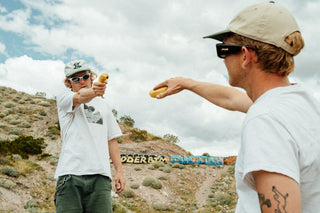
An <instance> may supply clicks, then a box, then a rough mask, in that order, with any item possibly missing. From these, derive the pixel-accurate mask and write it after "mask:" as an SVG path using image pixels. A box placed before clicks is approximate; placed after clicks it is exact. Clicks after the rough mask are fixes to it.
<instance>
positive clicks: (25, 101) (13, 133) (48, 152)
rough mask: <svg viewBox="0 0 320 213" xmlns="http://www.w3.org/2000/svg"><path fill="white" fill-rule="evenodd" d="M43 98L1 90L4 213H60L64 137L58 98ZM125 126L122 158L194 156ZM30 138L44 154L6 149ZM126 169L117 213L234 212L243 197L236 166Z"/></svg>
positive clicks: (131, 166) (130, 165)
mask: <svg viewBox="0 0 320 213" xmlns="http://www.w3.org/2000/svg"><path fill="white" fill-rule="evenodd" d="M41 95H42V94H39V95H37V96H35V95H30V94H27V93H24V92H19V91H16V90H14V89H11V88H7V87H0V118H1V120H0V169H1V170H0V213H1V212H55V208H54V203H53V197H54V192H55V184H56V180H55V179H54V178H53V176H54V172H55V169H56V165H57V162H58V158H59V152H60V149H61V138H60V135H59V134H60V132H59V126H58V116H57V109H56V103H55V100H51V99H46V98H44V97H42V96H41ZM119 124H120V127H121V129H122V131H123V133H124V135H123V137H121V138H120V139H118V143H119V146H120V151H121V153H122V154H143V155H164V156H170V155H180V156H189V155H191V153H188V152H187V151H186V150H184V149H182V148H181V147H179V146H178V145H176V144H174V143H171V142H168V141H166V140H164V139H163V138H160V137H157V136H154V135H151V134H149V133H147V131H145V130H139V129H136V128H133V127H131V126H128V125H126V124H125V123H119ZM26 136H32V137H30V138H31V139H30V138H29V139H28V138H27V137H26ZM140 136H143V137H142V139H141V137H140ZM27 139H28V140H29V141H28V143H31V142H32V143H34V144H36V145H38V144H40V145H39V146H40V147H41V148H42V149H41V150H40V151H41V153H40V152H36V151H37V150H31V151H33V152H36V154H25V153H24V152H21V153H20V152H19V154H16V152H14V153H13V151H11V152H9V151H7V150H5V149H6V144H10V143H11V144H12V143H16V144H21V143H20V142H21V141H22V142H23V141H24V140H25V141H27ZM30 141H31V142H30ZM42 142H44V143H42ZM17 146H18V145H17ZM33 147H35V146H33ZM15 150H16V149H15ZM29 151H30V150H29ZM38 151H39V150H38ZM123 168H124V173H125V177H126V183H127V184H126V190H125V191H124V192H122V193H121V194H120V195H116V194H114V196H113V208H114V212H122V213H124V212H164V211H166V212H226V213H227V212H234V208H235V204H236V199H237V194H236V192H235V181H234V177H233V174H234V166H233V165H230V166H227V165H224V166H209V165H195V164H193V165H183V164H178V163H174V164H171V163H164V162H159V161H154V162H149V163H144V164H135V163H123ZM112 172H113V174H114V168H113V167H112Z"/></svg>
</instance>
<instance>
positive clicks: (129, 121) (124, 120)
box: [120, 115, 135, 127]
mask: <svg viewBox="0 0 320 213" xmlns="http://www.w3.org/2000/svg"><path fill="white" fill-rule="evenodd" d="M120 122H121V123H124V124H125V125H127V126H130V127H133V126H134V123H135V121H134V120H133V119H132V118H131V117H130V116H129V115H125V116H122V117H121V118H120Z"/></svg>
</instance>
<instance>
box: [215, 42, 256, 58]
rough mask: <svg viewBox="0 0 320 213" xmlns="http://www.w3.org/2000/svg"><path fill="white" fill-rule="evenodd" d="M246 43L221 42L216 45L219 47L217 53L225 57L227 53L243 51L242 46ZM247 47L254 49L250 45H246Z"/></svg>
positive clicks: (220, 56)
mask: <svg viewBox="0 0 320 213" xmlns="http://www.w3.org/2000/svg"><path fill="white" fill-rule="evenodd" d="M243 46H244V45H235V44H223V43H219V44H217V45H216V47H217V55H218V57H219V58H225V57H226V56H227V55H230V54H235V53H238V52H240V51H241V48H242V47H243ZM244 47H246V48H250V49H253V48H251V47H249V46H244Z"/></svg>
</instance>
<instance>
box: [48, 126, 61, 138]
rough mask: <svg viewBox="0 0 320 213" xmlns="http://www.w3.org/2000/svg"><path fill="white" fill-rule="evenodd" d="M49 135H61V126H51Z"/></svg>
mask: <svg viewBox="0 0 320 213" xmlns="http://www.w3.org/2000/svg"><path fill="white" fill-rule="evenodd" d="M48 135H49V136H54V135H60V128H59V126H49V127H48Z"/></svg>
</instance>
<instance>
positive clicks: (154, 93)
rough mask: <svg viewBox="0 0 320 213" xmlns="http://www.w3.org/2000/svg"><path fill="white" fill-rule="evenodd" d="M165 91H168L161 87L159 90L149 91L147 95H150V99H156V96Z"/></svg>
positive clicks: (166, 88)
mask: <svg viewBox="0 0 320 213" xmlns="http://www.w3.org/2000/svg"><path fill="white" fill-rule="evenodd" d="M167 90H168V87H161V88H159V89H157V90H151V91H150V92H149V94H150V96H151V97H152V98H156V97H157V95H159V94H160V93H164V92H165V91H167Z"/></svg>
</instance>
